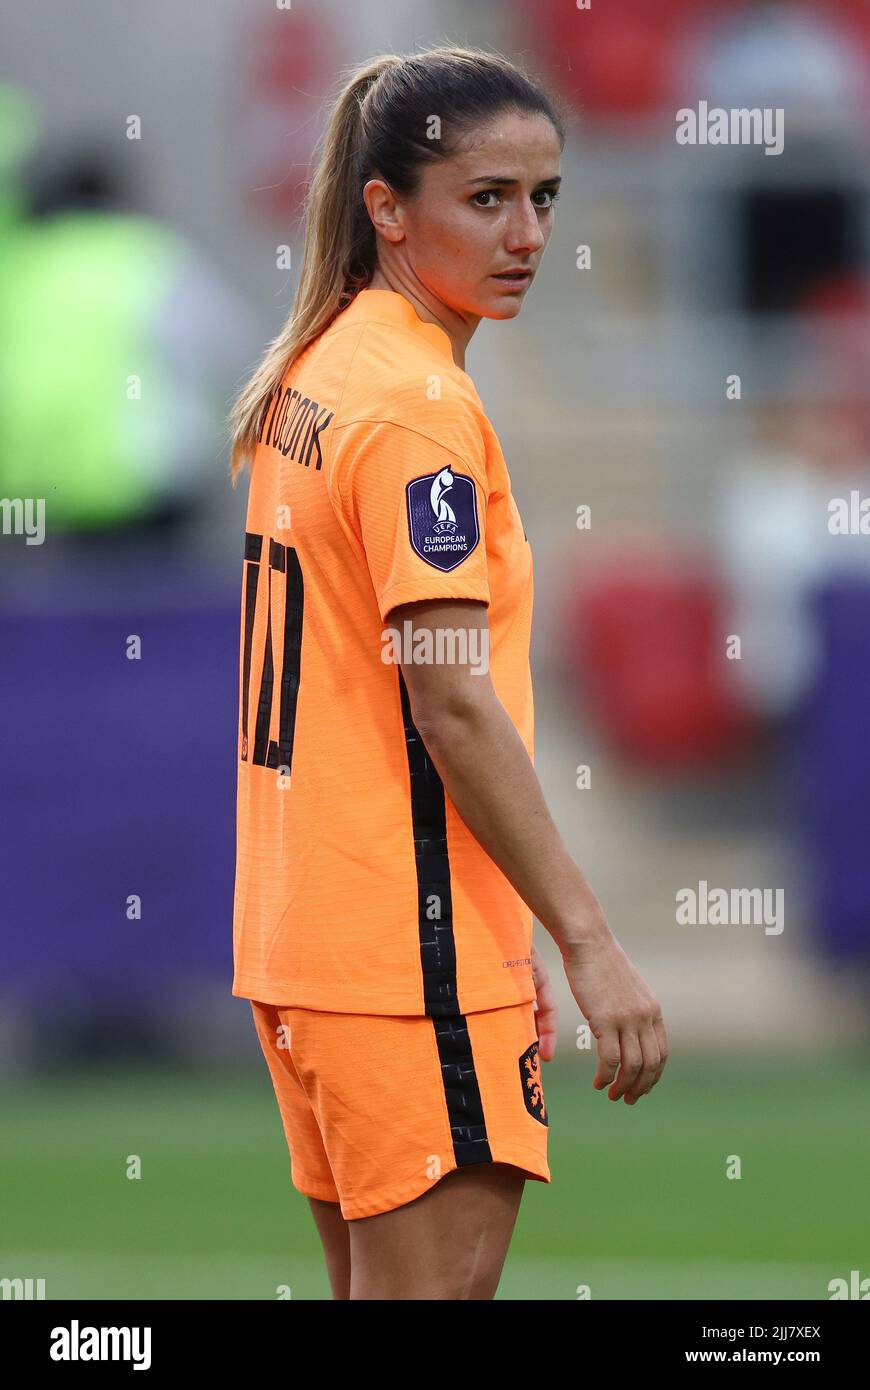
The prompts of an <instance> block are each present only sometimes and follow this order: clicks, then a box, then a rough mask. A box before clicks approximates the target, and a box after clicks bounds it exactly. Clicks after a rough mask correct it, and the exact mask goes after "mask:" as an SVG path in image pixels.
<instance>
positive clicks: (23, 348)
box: [0, 148, 265, 540]
mask: <svg viewBox="0 0 870 1390" xmlns="http://www.w3.org/2000/svg"><path fill="white" fill-rule="evenodd" d="M30 182H31V187H30V197H29V202H28V206H27V208H26V216H24V217H22V218H20V219H19V220H18V222H17V223H14V222H13V224H12V225H11V226H10V227H9V228H8V229H7V234H6V237H5V244H4V256H3V261H2V268H0V305H2V315H0V494H2V495H4V496H7V497H24V498H31V497H32V498H44V499H45V510H46V527H47V529H48V530H49V531H50V532H53V533H58V532H66V533H69V534H71V535H79V536H82V537H87V538H88V539H89V540H92V539H93V538H94V537H96V536H98V535H107V536H111V535H113V534H115V533H116V532H119V531H120V532H122V533H123V534H124V535H125V536H126V535H129V534H131V533H135V532H138V531H146V530H157V531H159V532H161V533H166V532H167V531H169V530H171V529H173V528H174V527H176V526H177V524H178V523H179V522H181V521H183V520H185V519H186V518H188V517H189V516H191V515H193V514H195V512H196V509H197V505H198V503H199V502H200V501H201V500H205V498H206V497H207V496H208V495H209V494H212V493H213V490H214V487H215V484H216V482H219V477H220V470H219V465H218V460H219V457H220V455H221V451H222V449H223V447H224V443H225V416H226V410H227V406H228V400H229V398H230V397H231V396H232V394H233V391H234V389H235V388H236V387H237V386H238V384H239V380H240V378H241V377H243V375H244V373H245V372H246V370H247V369H248V368H249V367H250V366H251V364H252V362H253V360H254V358H255V357H256V355H257V353H258V352H259V351H260V350H261V348H262V342H263V339H264V337H265V329H264V327H263V325H262V324H261V323H260V321H259V319H258V317H257V316H256V315H255V314H254V313H252V311H251V310H250V308H249V307H248V305H247V303H246V302H245V300H244V299H243V297H242V296H241V295H240V294H239V293H237V292H236V291H235V290H233V289H232V288H231V287H229V286H228V285H227V284H226V283H225V281H224V280H223V278H222V277H221V276H220V275H219V274H218V273H217V272H216V270H215V269H214V268H213V267H212V266H211V265H210V264H209V262H208V258H207V257H206V256H205V255H204V254H203V253H202V251H201V250H200V249H199V248H197V247H195V246H193V245H191V244H190V243H189V242H188V241H187V240H186V239H185V238H184V237H183V236H182V235H181V234H180V233H178V232H177V231H175V230H174V229H172V228H170V227H168V226H165V225H163V224H161V223H160V222H159V221H157V220H156V219H154V218H150V217H146V216H143V215H141V214H139V213H137V212H136V211H134V210H132V209H130V208H129V207H128V206H126V205H125V204H126V202H127V200H126V199H125V197H124V193H123V189H122V187H121V184H120V181H119V178H118V174H117V171H116V169H115V167H114V165H113V162H112V161H111V159H110V158H109V157H107V156H106V155H105V154H104V153H103V152H101V151H100V150H96V149H94V150H92V149H87V148H77V149H75V150H71V151H68V152H64V153H60V152H54V153H53V154H52V155H51V157H50V158H49V159H46V157H45V156H43V157H42V158H41V160H39V161H37V162H36V163H35V164H34V166H33V168H32V169H31V180H30Z"/></svg>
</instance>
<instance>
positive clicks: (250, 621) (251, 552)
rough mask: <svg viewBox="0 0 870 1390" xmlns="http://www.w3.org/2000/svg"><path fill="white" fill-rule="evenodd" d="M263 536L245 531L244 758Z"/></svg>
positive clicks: (246, 743) (246, 742)
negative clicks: (249, 562)
mask: <svg viewBox="0 0 870 1390" xmlns="http://www.w3.org/2000/svg"><path fill="white" fill-rule="evenodd" d="M262 548H263V537H262V536H258V535H256V534H254V533H253V532H251V531H246V532H245V560H246V561H248V560H250V561H252V562H253V563H252V564H246V565H245V647H244V657H243V659H242V760H243V761H244V762H247V758H248V686H249V685H250V681H251V643H252V640H253V636H254V615H255V613H256V611H257V585H258V584H259V582H260V553H261V551H262Z"/></svg>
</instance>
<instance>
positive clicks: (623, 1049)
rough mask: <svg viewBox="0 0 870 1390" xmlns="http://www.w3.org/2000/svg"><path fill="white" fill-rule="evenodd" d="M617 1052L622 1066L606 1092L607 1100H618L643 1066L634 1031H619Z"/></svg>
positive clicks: (631, 1029)
mask: <svg viewBox="0 0 870 1390" xmlns="http://www.w3.org/2000/svg"><path fill="white" fill-rule="evenodd" d="M619 1051H620V1055H621V1058H622V1065H621V1066H620V1068H619V1075H618V1076H617V1078H616V1080H615V1081H614V1083H613V1085H612V1086H611V1088H610V1090H609V1091H608V1092H607V1098H608V1100H619V1099H620V1098H621V1097H622V1096H624V1095H625V1093H626V1091H627V1090H628V1088H629V1086H632V1085H633V1084H634V1082H635V1080H636V1079H637V1077H638V1074H639V1073H640V1069H641V1067H642V1066H643V1053H642V1051H641V1047H640V1041H639V1039H638V1036H637V1030H636V1029H634V1028H622V1029H620V1033H619Z"/></svg>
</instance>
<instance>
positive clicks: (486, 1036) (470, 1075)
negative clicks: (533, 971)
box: [251, 1000, 550, 1221]
mask: <svg viewBox="0 0 870 1390" xmlns="http://www.w3.org/2000/svg"><path fill="white" fill-rule="evenodd" d="M251 1008H252V1009H253V1012H254V1022H255V1025H256V1028H257V1034H258V1036H259V1039H260V1042H261V1044H262V1047H263V1052H264V1054H265V1057H266V1061H267V1063H268V1065H269V1070H270V1072H271V1074H272V1081H273V1084H274V1087H275V1094H276V1096H277V1100H278V1108H279V1110H280V1112H281V1120H282V1123H283V1125H284V1133H285V1135H286V1137H287V1145H288V1148H289V1150H290V1177H291V1181H292V1182H293V1185H294V1187H296V1188H298V1190H299V1191H300V1192H302V1193H304V1194H305V1196H307V1197H319V1198H321V1200H323V1201H326V1202H338V1203H340V1205H341V1212H342V1215H343V1216H344V1217H345V1219H346V1220H348V1221H353V1220H355V1219H357V1218H359V1217H362V1216H375V1215H377V1214H378V1213H379V1212H384V1211H392V1209H393V1208H394V1207H400V1206H402V1205H403V1204H404V1203H405V1202H411V1201H413V1200H414V1198H415V1197H420V1196H422V1194H423V1193H424V1192H428V1191H429V1189H430V1188H431V1187H432V1186H433V1184H434V1183H436V1182H437V1181H438V1180H439V1178H443V1177H444V1176H445V1175H446V1174H447V1173H450V1172H452V1171H453V1169H454V1168H463V1167H465V1166H466V1165H469V1164H474V1163H511V1164H513V1165H514V1166H515V1167H517V1168H521V1169H522V1170H523V1171H524V1172H525V1174H526V1176H527V1177H529V1178H534V1179H537V1180H538V1181H540V1182H549V1181H550V1170H549V1167H548V1166H547V1123H548V1115H547V1111H546V1106H545V1104H544V1093H543V1086H542V1083H541V1076H540V1059H539V1057H538V1034H537V1029H536V1027H535V1007H534V1004H533V1003H532V1002H531V1001H529V1002H528V1003H525V1004H514V1005H510V1006H508V1007H506V1008H501V1009H490V1010H486V1011H484V1012H482V1013H472V1014H464V1015H462V1016H460V1017H456V1018H445V1019H440V1018H439V1019H433V1018H428V1017H425V1016H420V1017H408V1016H401V1017H398V1016H387V1015H375V1014H339V1013H326V1012H322V1011H320V1010H316V1009H298V1008H294V1007H287V1008H279V1007H278V1006H277V1005H274V1004H263V1003H260V1002H259V1001H256V1000H252V1001H251Z"/></svg>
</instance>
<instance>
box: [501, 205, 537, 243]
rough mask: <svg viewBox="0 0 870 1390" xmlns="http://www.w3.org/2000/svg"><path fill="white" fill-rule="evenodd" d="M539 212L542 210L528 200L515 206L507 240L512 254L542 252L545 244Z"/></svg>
mask: <svg viewBox="0 0 870 1390" xmlns="http://www.w3.org/2000/svg"><path fill="white" fill-rule="evenodd" d="M539 212H540V209H539V208H537V207H535V204H534V203H532V202H530V201H529V200H528V199H525V200H523V201H521V202H519V203H518V204H515V206H514V209H513V215H512V217H511V218H510V220H509V223H508V228H507V235H506V238H505V245H506V247H507V249H508V250H510V251H511V252H512V253H513V252H523V251H540V249H541V247H542V246H543V245H544V244H545V242H546V237H545V235H544V229H543V227H542V226H541V221H540V217H539Z"/></svg>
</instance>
